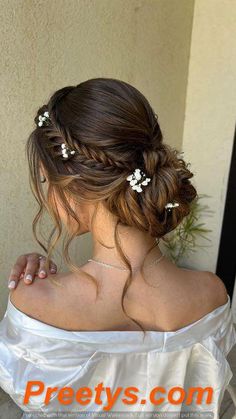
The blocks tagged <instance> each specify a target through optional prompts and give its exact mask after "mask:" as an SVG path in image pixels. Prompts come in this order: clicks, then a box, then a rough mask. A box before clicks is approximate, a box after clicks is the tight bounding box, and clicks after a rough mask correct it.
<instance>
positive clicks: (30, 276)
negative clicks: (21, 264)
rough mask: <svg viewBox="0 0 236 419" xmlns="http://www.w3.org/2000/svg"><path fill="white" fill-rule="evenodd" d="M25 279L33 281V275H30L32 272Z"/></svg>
mask: <svg viewBox="0 0 236 419" xmlns="http://www.w3.org/2000/svg"><path fill="white" fill-rule="evenodd" d="M25 279H28V280H29V281H32V280H33V278H32V275H30V274H27V275H26V277H25Z"/></svg>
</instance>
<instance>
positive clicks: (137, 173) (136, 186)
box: [126, 169, 151, 192]
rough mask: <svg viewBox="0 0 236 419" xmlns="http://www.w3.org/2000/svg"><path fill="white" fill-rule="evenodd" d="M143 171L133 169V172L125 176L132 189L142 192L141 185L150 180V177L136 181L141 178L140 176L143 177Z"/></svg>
mask: <svg viewBox="0 0 236 419" xmlns="http://www.w3.org/2000/svg"><path fill="white" fill-rule="evenodd" d="M145 176H146V175H145V173H144V172H143V171H141V170H140V169H135V170H134V172H133V173H132V174H131V175H129V176H127V178H126V179H127V180H128V181H129V183H130V186H131V187H132V189H133V190H136V191H137V192H142V190H143V189H142V188H141V185H145V186H146V185H147V184H148V182H150V180H151V179H150V178H145V179H144V180H143V181H142V182H141V183H138V181H139V180H140V179H142V177H145Z"/></svg>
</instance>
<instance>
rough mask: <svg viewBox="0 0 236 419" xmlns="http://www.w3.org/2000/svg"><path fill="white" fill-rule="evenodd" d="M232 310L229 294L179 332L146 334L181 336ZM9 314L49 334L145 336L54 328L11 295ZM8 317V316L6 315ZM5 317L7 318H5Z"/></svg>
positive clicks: (117, 331)
mask: <svg viewBox="0 0 236 419" xmlns="http://www.w3.org/2000/svg"><path fill="white" fill-rule="evenodd" d="M229 308H230V296H229V294H227V302H226V303H224V304H222V305H220V306H218V307H216V308H215V309H213V310H211V311H210V312H208V313H206V314H205V315H204V316H202V317H201V318H200V319H198V320H196V321H194V322H192V323H189V324H187V325H186V326H183V327H181V328H179V329H177V330H173V331H164V330H146V331H145V333H146V334H155V335H159V336H164V335H170V336H174V335H177V334H181V333H182V332H184V331H186V330H188V329H192V328H194V327H195V326H198V325H201V324H202V323H206V322H207V321H208V319H213V318H215V317H217V316H219V315H221V313H223V312H228V310H229ZM7 312H8V313H9V314H10V316H12V317H13V318H15V319H16V318H20V319H21V320H23V322H24V323H25V324H26V323H27V324H28V325H30V326H31V327H33V326H36V327H38V328H40V329H42V328H43V329H47V330H48V331H49V332H50V330H51V331H53V330H54V331H55V332H56V331H58V332H59V333H60V332H61V333H63V332H64V333H66V334H82V335H85V336H86V334H88V335H91V334H94V335H96V334H103V335H107V336H109V335H115V334H117V333H119V335H124V336H127V334H131V335H133V336H136V335H137V336H139V335H143V332H142V330H140V331H139V330H96V331H94V330H86V331H83V330H82V331H80V330H78V331H77V330H66V329H63V328H60V327H57V326H53V325H50V324H48V323H45V322H42V321H40V320H37V319H35V318H34V317H31V316H29V315H28V314H26V313H24V312H23V311H21V310H20V309H18V308H17V307H16V306H15V305H14V304H13V303H12V301H11V299H10V294H9V296H8V307H7ZM5 315H6V314H5ZM4 317H5V316H4Z"/></svg>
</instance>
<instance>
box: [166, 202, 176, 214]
mask: <svg viewBox="0 0 236 419" xmlns="http://www.w3.org/2000/svg"><path fill="white" fill-rule="evenodd" d="M175 207H179V203H178V202H168V203H167V204H166V205H165V208H166V209H167V211H168V212H171V210H172V208H175Z"/></svg>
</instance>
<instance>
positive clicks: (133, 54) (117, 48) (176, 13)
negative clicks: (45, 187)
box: [0, 0, 236, 316]
mask: <svg viewBox="0 0 236 419" xmlns="http://www.w3.org/2000/svg"><path fill="white" fill-rule="evenodd" d="M0 5H1V6H2V7H1V8H0V19H1V29H0V41H1V45H2V52H1V55H0V68H1V72H0V77H1V90H2V91H1V95H0V119H1V139H0V142H1V147H2V148H3V152H2V154H1V159H0V175H1V182H0V185H1V186H0V188H1V190H0V193H1V206H0V219H1V229H0V264H1V266H0V270H1V282H0V295H1V297H0V316H1V315H2V314H3V313H4V311H5V308H6V301H7V295H8V289H7V286H6V283H7V278H8V274H9V272H10V268H11V266H12V264H13V263H14V261H15V259H16V257H17V256H18V255H20V254H22V253H27V252H30V251H33V250H34V251H41V250H40V248H39V246H38V245H37V244H36V243H35V242H34V241H33V238H32V233H31V221H32V219H33V216H34V214H35V210H36V204H35V202H34V199H33V197H32V195H31V192H30V190H29V186H28V169H27V162H26V159H25V155H24V147H25V141H26V138H27V136H28V134H29V132H30V130H31V129H32V128H33V126H34V123H33V118H34V115H35V112H36V110H37V108H38V107H39V106H41V104H42V103H45V102H46V101H47V99H48V97H49V95H51V94H52V93H53V91H55V90H56V89H58V88H60V87H62V86H65V85H70V84H78V83H79V82H81V81H83V80H86V79H88V78H92V77H99V76H103V77H115V78H119V79H122V80H125V81H127V82H130V83H131V84H133V85H134V86H136V87H137V88H138V89H140V90H141V91H142V92H143V93H144V94H145V95H146V97H147V98H148V99H149V100H150V102H151V104H152V105H153V107H154V108H155V110H156V112H157V114H158V115H159V121H160V124H161V128H162V131H163V134H164V138H165V139H166V141H168V142H169V143H170V144H172V145H174V146H176V147H178V148H181V147H182V141H183V139H184V148H186V150H187V152H188V154H189V155H191V160H193V163H194V166H195V167H196V170H197V171H198V172H199V173H198V176H197V177H196V180H197V183H198V186H199V188H200V189H202V190H206V188H208V186H207V185H206V182H205V178H206V176H207V178H212V180H211V183H212V186H211V188H210V186H209V189H210V190H211V194H212V195H213V197H214V204H215V206H216V211H217V214H216V216H215V218H214V220H211V225H212V227H213V228H214V237H215V239H216V240H218V238H219V225H218V223H219V221H221V216H222V209H223V202H222V201H221V200H222V197H224V192H225V187H226V176H227V170H228V166H229V157H230V149H231V146H232V131H233V124H234V120H233V113H234V112H233V103H232V102H233V94H234V92H233V80H232V77H233V59H232V44H233V38H234V35H235V34H234V31H235V29H234V28H233V25H232V16H233V13H232V9H234V11H235V8H236V5H235V1H233V0H229V1H227V0H226V1H216V0H213V1H209V0H204V1H199V0H197V1H196V5H195V14H194V21H193V22H192V19H193V12H194V2H193V0H181V1H180V0H165V1H163V0H129V1H127V0H113V1H110V0H99V1H98V0H87V1H85V0H77V1H75V0H70V1H69V0H67V1H64V0H50V1H49V2H48V1H46V0H45V1H41V2H38V1H34V0H24V1H23V0H22V1H19V0H11V1H10V2H6V1H0ZM3 6H4V7H3ZM192 24H193V30H194V31H193V40H192V41H191V33H192ZM213 37H214V39H213ZM215 39H216V40H217V43H218V44H219V47H220V48H218V45H217V48H215ZM190 46H191V59H190V60H189V51H190ZM212 50H214V51H212ZM205 57H206V63H205ZM224 59H225V60H226V63H223V61H224ZM212 60H213V61H212ZM189 64H190V73H189V79H188V70H189ZM227 68H228V70H227ZM208 70H210V71H211V72H213V77H212V74H211V76H210V77H209V74H208ZM187 88H188V90H187ZM208 92H209V93H208ZM186 94H187V109H186V114H185V100H186ZM196 97H197V98H198V101H197V98H196ZM234 97H235V96H234ZM204 109H205V111H204ZM185 117H186V119H185ZM199 121H201V124H200V123H199ZM216 126H217V128H216ZM200 128H201V131H200ZM183 130H184V131H183ZM183 134H184V136H183ZM209 138H210V140H209ZM207 140H208V141H209V143H210V147H211V153H212V152H213V153H214V158H217V156H218V158H217V160H214V158H213V162H212V163H211V165H209V164H210V163H209V162H207V160H206V158H205V155H203V153H202V152H201V151H200V150H204V153H205V149H204V148H202V147H203V145H204V144H206V142H207ZM199 141H200V142H201V148H200V147H199ZM219 147H220V148H219ZM219 150H220V153H219ZM216 164H217V171H218V173H217V176H219V181H220V183H221V187H220V191H219V189H218V187H217V186H216V185H215V184H214V180H213V178H214V176H215V175H214V176H213V173H214V174H215V171H216ZM199 167H200V170H199ZM218 167H219V170H218ZM203 182H204V183H203ZM47 226H48V224H46V229H47ZM46 229H45V230H46ZM216 247H217V243H216V244H215V247H214V248H213V249H212V251H210V258H208V259H205V257H204V255H203V253H202V252H199V256H198V258H196V259H195V260H194V261H193V264H194V263H195V261H196V260H197V264H198V268H200V269H201V268H202V267H203V268H206V267H208V269H214V263H215V257H216ZM72 248H73V253H72V255H74V256H76V260H77V262H78V264H79V263H81V262H83V261H84V260H86V259H87V258H88V257H89V256H90V250H91V242H90V236H89V235H85V236H83V237H81V238H79V239H78V242H77V243H76V244H75V245H74V246H73V247H72ZM55 260H56V262H58V263H59V261H60V258H59V257H56V259H55ZM208 260H209V262H208ZM64 268H65V267H64V266H62V269H63V270H64ZM65 269H66V268H65Z"/></svg>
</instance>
